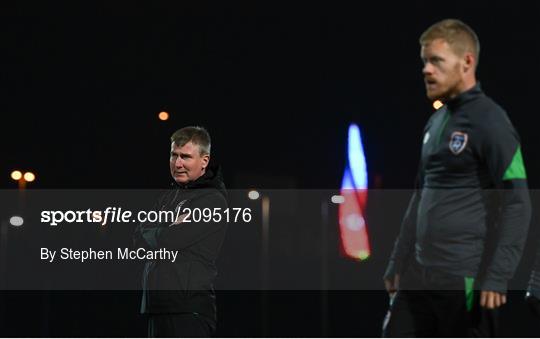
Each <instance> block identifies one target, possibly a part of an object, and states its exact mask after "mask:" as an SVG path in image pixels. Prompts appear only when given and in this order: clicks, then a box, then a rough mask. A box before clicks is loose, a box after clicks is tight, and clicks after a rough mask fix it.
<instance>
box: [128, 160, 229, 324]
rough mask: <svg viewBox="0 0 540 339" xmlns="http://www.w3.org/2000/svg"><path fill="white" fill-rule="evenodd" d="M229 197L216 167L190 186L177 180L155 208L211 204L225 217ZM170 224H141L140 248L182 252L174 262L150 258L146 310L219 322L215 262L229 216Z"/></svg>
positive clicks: (145, 283) (145, 275)
mask: <svg viewBox="0 0 540 339" xmlns="http://www.w3.org/2000/svg"><path fill="white" fill-rule="evenodd" d="M226 197H227V193H226V191H225V185H224V184H223V180H222V178H221V173H220V170H219V168H217V167H212V168H208V169H207V171H206V173H205V174H204V175H203V176H201V177H200V178H199V179H197V180H195V181H193V182H191V183H188V184H187V185H178V184H176V183H174V184H173V188H172V189H170V190H168V191H166V192H165V193H164V194H163V195H162V196H161V198H160V199H159V201H158V203H157V204H156V206H155V208H154V210H156V211H159V210H167V211H175V210H176V209H177V208H181V211H185V209H190V210H192V211H193V210H194V209H196V208H198V209H200V210H202V209H204V208H210V209H211V210H212V211H214V208H220V210H218V211H220V212H219V213H221V215H223V211H224V210H225V209H226V208H227V206H228V205H227V199H226ZM179 214H180V215H181V214H184V213H179ZM192 218H193V216H192ZM215 219H218V218H215ZM170 224H171V222H165V223H161V224H160V223H145V224H144V223H141V224H140V225H139V226H138V227H137V229H136V231H135V234H134V243H135V246H136V247H144V248H147V249H152V250H156V249H160V248H165V249H167V250H178V251H179V252H178V256H177V258H176V261H175V262H171V261H169V260H149V261H147V262H146V264H145V267H144V273H143V298H142V303H141V313H148V314H156V313H184V312H189V313H191V312H196V313H200V314H203V315H206V316H208V317H210V318H212V319H214V320H215V318H216V306H215V293H214V288H213V282H214V279H215V277H216V275H217V269H216V266H215V260H216V258H217V256H218V253H219V251H220V248H221V245H222V243H223V239H224V237H225V231H226V228H227V222H226V219H225V218H221V221H220V222H214V221H213V220H211V221H210V222H203V221H201V222H193V220H191V222H189V223H188V222H183V223H180V224H178V225H170Z"/></svg>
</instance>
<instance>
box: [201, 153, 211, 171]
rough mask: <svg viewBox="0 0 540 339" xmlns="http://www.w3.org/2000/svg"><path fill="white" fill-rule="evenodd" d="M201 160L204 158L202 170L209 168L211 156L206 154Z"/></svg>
mask: <svg viewBox="0 0 540 339" xmlns="http://www.w3.org/2000/svg"><path fill="white" fill-rule="evenodd" d="M201 158H202V168H203V169H206V167H207V166H208V163H209V162H210V155H209V154H205V155H203V156H202V157H201Z"/></svg>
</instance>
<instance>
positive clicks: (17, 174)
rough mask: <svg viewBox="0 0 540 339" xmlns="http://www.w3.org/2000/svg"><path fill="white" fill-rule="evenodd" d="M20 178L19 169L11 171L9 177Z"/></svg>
mask: <svg viewBox="0 0 540 339" xmlns="http://www.w3.org/2000/svg"><path fill="white" fill-rule="evenodd" d="M21 178H22V173H21V171H13V172H11V179H13V180H19V179H21Z"/></svg>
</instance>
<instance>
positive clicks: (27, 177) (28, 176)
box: [24, 172, 36, 182]
mask: <svg viewBox="0 0 540 339" xmlns="http://www.w3.org/2000/svg"><path fill="white" fill-rule="evenodd" d="M24 180H26V181H28V182H32V181H34V180H36V176H35V175H34V173H32V172H26V173H24Z"/></svg>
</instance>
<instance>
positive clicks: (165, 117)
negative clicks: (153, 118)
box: [158, 111, 169, 121]
mask: <svg viewBox="0 0 540 339" xmlns="http://www.w3.org/2000/svg"><path fill="white" fill-rule="evenodd" d="M158 118H159V120H162V121H165V120H169V113H167V112H165V111H163V112H159V114H158Z"/></svg>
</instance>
